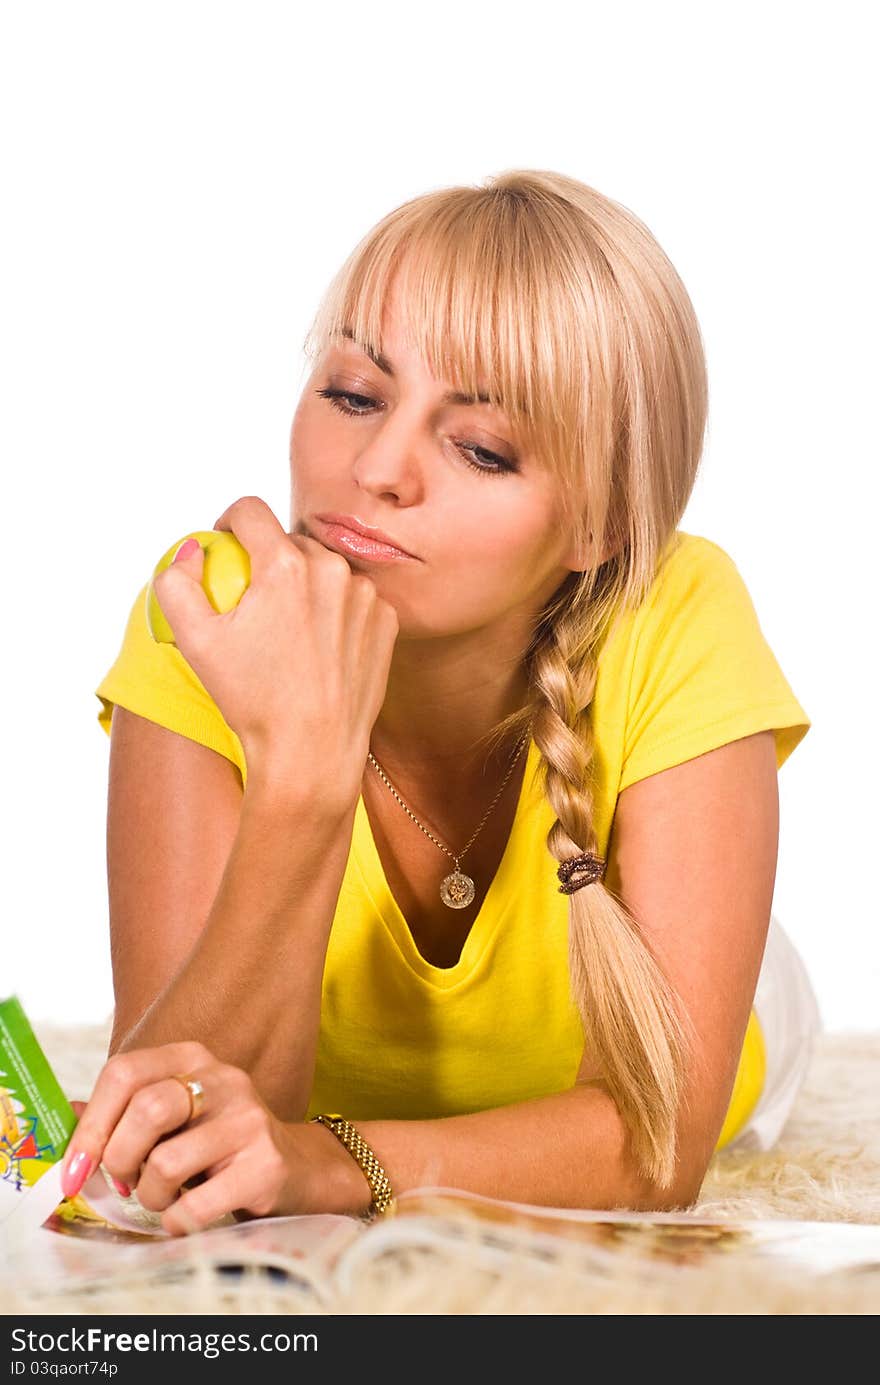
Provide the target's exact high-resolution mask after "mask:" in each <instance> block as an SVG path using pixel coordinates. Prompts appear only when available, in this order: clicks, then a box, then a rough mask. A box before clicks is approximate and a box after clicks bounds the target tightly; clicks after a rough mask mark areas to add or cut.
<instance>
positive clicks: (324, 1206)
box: [275, 1121, 373, 1216]
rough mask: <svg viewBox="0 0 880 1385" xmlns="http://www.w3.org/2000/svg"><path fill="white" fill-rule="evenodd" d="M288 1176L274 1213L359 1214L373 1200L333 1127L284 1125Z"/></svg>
mask: <svg viewBox="0 0 880 1385" xmlns="http://www.w3.org/2000/svg"><path fill="white" fill-rule="evenodd" d="M283 1132H284V1133H283V1151H284V1156H285V1161H286V1163H287V1167H288V1170H289V1178H288V1181H287V1183H286V1184H285V1187H284V1190H283V1192H282V1195H281V1198H280V1202H279V1206H278V1208H277V1211H276V1214H275V1215H276V1216H294V1215H299V1216H301V1215H303V1214H304V1213H319V1212H335V1213H341V1214H344V1215H348V1216H360V1215H362V1214H363V1213H364V1212H366V1211H368V1210H369V1208H370V1205H371V1203H372V1200H373V1195H372V1190H371V1188H370V1185H369V1183H368V1182H367V1179H366V1176H365V1175H364V1172H363V1170H362V1169H361V1168H360V1166H359V1165H358V1163H357V1162H356V1160H355V1159H353V1158H352V1156H351V1155H350V1154H349V1152H348V1150H347V1149H346V1148H345V1147H344V1146H343V1145H341V1144H340V1143H339V1141H338V1140H337V1138H336V1136H335V1135H334V1134H333V1132H332V1130H328V1129H327V1128H326V1127H325V1126H323V1125H319V1124H317V1123H313V1122H311V1121H305V1122H303V1121H290V1122H284V1124H283Z"/></svg>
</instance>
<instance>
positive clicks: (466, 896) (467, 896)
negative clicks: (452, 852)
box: [440, 870, 476, 909]
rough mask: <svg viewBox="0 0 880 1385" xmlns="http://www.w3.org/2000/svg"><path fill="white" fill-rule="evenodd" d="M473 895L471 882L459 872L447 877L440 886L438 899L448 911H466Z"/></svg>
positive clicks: (467, 876) (472, 883) (456, 871)
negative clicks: (445, 905) (447, 906)
mask: <svg viewBox="0 0 880 1385" xmlns="http://www.w3.org/2000/svg"><path fill="white" fill-rule="evenodd" d="M475 893H476V891H475V890H474V882H473V880H472V879H471V877H470V876H469V875H465V874H464V872H463V871H460V870H454V871H453V872H452V874H451V875H447V877H446V879H445V880H444V881H443V883H442V885H441V886H440V898H441V899H442V900H443V903H444V904H448V905H449V907H450V909H466V908H467V906H468V905H469V904H470V902H471V900H472V899H473V897H474V894H475Z"/></svg>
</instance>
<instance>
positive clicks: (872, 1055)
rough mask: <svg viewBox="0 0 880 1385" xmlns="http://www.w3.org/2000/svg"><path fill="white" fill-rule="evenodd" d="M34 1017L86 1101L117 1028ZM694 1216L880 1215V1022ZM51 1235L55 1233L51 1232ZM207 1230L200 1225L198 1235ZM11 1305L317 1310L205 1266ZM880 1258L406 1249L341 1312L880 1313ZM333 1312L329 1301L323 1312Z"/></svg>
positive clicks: (34, 1296)
mask: <svg viewBox="0 0 880 1385" xmlns="http://www.w3.org/2000/svg"><path fill="white" fill-rule="evenodd" d="M34 1029H35V1032H36V1034H37V1037H38V1038H39V1040H40V1042H41V1043H42V1045H43V1047H44V1049H45V1052H46V1054H47V1056H48V1058H49V1060H50V1062H51V1063H52V1065H53V1067H54V1069H55V1071H56V1073H57V1074H58V1077H59V1080H60V1081H61V1084H62V1086H63V1087H64V1090H65V1091H66V1093H67V1095H68V1096H69V1097H70V1098H78V1099H80V1100H85V1099H87V1098H88V1096H89V1095H90V1093H91V1088H92V1084H93V1082H94V1080H95V1077H96V1076H97V1073H98V1071H99V1070H100V1067H101V1065H102V1063H103V1061H104V1055H105V1053H106V1044H107V1039H108V1036H109V1026H108V1025H97V1026H91V1027H85V1026H83V1027H77V1028H75V1029H72V1028H63V1027H60V1026H56V1025H53V1024H50V1023H39V1022H35V1023H34ZM690 1215H693V1216H695V1217H711V1218H713V1219H715V1220H718V1221H724V1222H731V1221H736V1220H737V1219H739V1218H749V1219H752V1218H758V1219H768V1218H769V1219H775V1218H784V1219H794V1220H801V1221H809V1220H815V1221H822V1222H852V1223H870V1224H873V1225H877V1224H880V1033H854V1034H845V1033H832V1034H828V1033H823V1034H821V1035H819V1037H818V1039H817V1041H816V1044H815V1048H814V1051H813V1055H812V1059H811V1062H810V1067H809V1069H808V1072H807V1076H806V1079H805V1081H804V1084H803V1086H802V1088H801V1090H800V1092H799V1094H798V1097H797V1101H796V1104H795V1107H794V1109H793V1111H792V1113H791V1116H790V1117H789V1120H788V1122H787V1123H786V1126H785V1128H784V1130H783V1132H782V1135H781V1137H780V1139H779V1141H778V1143H777V1144H776V1145H775V1146H774V1147H773V1148H772V1149H771V1150H769V1151H766V1152H754V1151H743V1150H730V1151H726V1150H722V1151H721V1152H720V1153H718V1154H716V1156H715V1158H714V1159H713V1161H712V1164H711V1165H710V1167H709V1170H708V1173H707V1176H706V1179H705V1182H704V1185H703V1188H702V1192H701V1196H700V1198H699V1200H698V1202H697V1203H696V1204H695V1206H694V1207H693V1208H692V1209H691V1213H690ZM42 1234H48V1233H42ZM192 1239H193V1241H194V1242H195V1241H197V1240H198V1237H194V1238H192ZM5 1298H6V1303H5V1305H4V1311H5V1312H6V1313H7V1314H10V1313H17V1312H22V1313H67V1314H82V1313H89V1314H92V1315H93V1314H96V1313H97V1314H102V1313H104V1314H119V1313H128V1312H138V1313H148V1314H149V1313H174V1314H196V1313H240V1314H250V1313H259V1314H275V1313H285V1314H290V1313H294V1314H295V1313H314V1312H315V1311H316V1310H315V1305H314V1303H313V1302H312V1301H306V1300H305V1299H304V1298H303V1297H302V1295H301V1293H300V1292H299V1291H298V1290H297V1289H296V1287H295V1286H291V1285H285V1284H283V1283H281V1282H276V1281H274V1280H271V1279H270V1278H269V1277H268V1276H267V1275H265V1274H257V1273H256V1272H255V1273H253V1274H250V1273H247V1274H245V1275H243V1276H242V1277H241V1278H240V1279H239V1280H238V1281H236V1282H235V1283H230V1282H228V1279H224V1278H223V1277H222V1276H220V1275H218V1274H217V1273H216V1272H215V1271H213V1270H212V1269H211V1268H210V1267H209V1266H201V1267H199V1266H197V1265H196V1266H195V1267H194V1269H193V1272H192V1273H191V1275H190V1276H189V1277H188V1278H187V1279H186V1282H185V1283H181V1282H167V1281H166V1282H163V1281H162V1280H161V1279H160V1278H158V1277H157V1276H156V1275H155V1274H154V1273H153V1274H134V1273H128V1274H126V1275H125V1276H121V1277H120V1278H119V1279H117V1280H114V1282H113V1284H112V1285H110V1284H105V1285H103V1286H100V1287H97V1286H96V1287H93V1288H90V1289H85V1288H83V1287H82V1286H78V1285H77V1284H76V1283H72V1284H70V1285H69V1286H66V1287H59V1286H57V1285H54V1286H51V1287H47V1286H41V1285H40V1284H39V1282H29V1280H28V1277H27V1273H26V1270H25V1271H24V1272H23V1274H22V1277H21V1278H18V1279H17V1280H16V1282H15V1283H14V1284H13V1285H12V1286H11V1287H10V1289H9V1291H8V1293H6V1295H5ZM878 1309H880V1263H878V1264H873V1265H870V1266H860V1267H849V1268H839V1269H836V1270H832V1271H824V1272H821V1273H820V1272H819V1271H818V1270H814V1269H807V1268H805V1267H803V1266H794V1265H791V1264H787V1263H779V1262H768V1261H767V1260H766V1258H762V1257H760V1256H758V1255H752V1254H750V1253H749V1252H746V1251H743V1252H742V1253H737V1254H736V1255H731V1256H724V1255H719V1256H717V1257H712V1258H710V1259H709V1260H707V1261H705V1262H704V1263H702V1264H700V1265H699V1266H698V1267H691V1266H688V1265H669V1264H663V1265H660V1264H655V1265H653V1266H652V1267H651V1269H650V1272H648V1271H647V1269H646V1264H645V1261H644V1259H643V1258H639V1257H638V1256H637V1255H635V1254H633V1256H632V1257H630V1256H629V1254H628V1253H627V1252H622V1253H621V1254H620V1256H619V1257H618V1259H617V1261H616V1262H615V1264H614V1266H613V1268H611V1269H608V1268H605V1269H603V1271H602V1273H601V1274H597V1275H594V1276H592V1277H590V1276H585V1275H584V1274H582V1273H576V1272H575V1271H574V1270H573V1269H572V1268H571V1267H570V1266H569V1265H568V1264H567V1262H566V1260H565V1257H564V1255H562V1254H560V1258H559V1261H558V1263H556V1264H551V1265H548V1264H543V1265H541V1266H540V1268H537V1267H535V1266H534V1265H533V1264H532V1265H529V1264H526V1263H519V1262H518V1261H516V1260H511V1261H510V1263H509V1264H508V1265H506V1267H505V1268H504V1270H503V1271H500V1272H497V1271H495V1270H488V1269H486V1268H485V1267H484V1266H482V1265H481V1266H477V1265H475V1264H472V1263H468V1259H467V1252H466V1248H465V1246H464V1243H463V1244H462V1247H459V1248H456V1249H450V1251H449V1253H448V1259H447V1262H446V1263H445V1264H441V1265H439V1266H438V1259H437V1254H436V1253H432V1254H431V1255H430V1256H428V1257H425V1256H424V1255H423V1254H422V1255H420V1254H418V1253H416V1252H407V1251H403V1250H401V1251H399V1252H398V1253H396V1254H392V1255H388V1256H385V1257H382V1258H381V1259H377V1261H376V1263H375V1264H374V1265H368V1266H367V1267H366V1268H365V1269H364V1271H363V1273H361V1274H359V1276H358V1280H357V1283H356V1285H354V1286H352V1285H348V1286H347V1287H346V1289H345V1291H344V1292H342V1291H340V1293H339V1297H338V1301H337V1302H336V1303H335V1304H333V1306H332V1308H331V1309H330V1310H329V1311H331V1312H334V1313H344V1314H352V1313H354V1314H371V1315H374V1314H403V1313H406V1314H426V1313H427V1314H475V1313H476V1314H522V1313H530V1314H695V1313H701V1314H702V1313H705V1314H749V1315H753V1314H754V1315H766V1314H770V1315H776V1314H811V1315H812V1314H847V1315H848V1314H874V1313H876V1312H877V1311H878ZM319 1311H320V1310H319Z"/></svg>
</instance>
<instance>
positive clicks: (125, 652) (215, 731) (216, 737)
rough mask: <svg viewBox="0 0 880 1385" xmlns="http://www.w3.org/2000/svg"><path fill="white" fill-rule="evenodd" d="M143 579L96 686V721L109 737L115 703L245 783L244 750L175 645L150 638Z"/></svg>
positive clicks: (146, 585) (145, 589)
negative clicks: (203, 749) (194, 746)
mask: <svg viewBox="0 0 880 1385" xmlns="http://www.w3.org/2000/svg"><path fill="white" fill-rule="evenodd" d="M148 587H149V583H146V584H145V585H144V586H143V587H142V588H141V590H140V591H139V592H138V595H137V596H136V598H135V601H134V605H133V606H132V608H131V611H130V613H129V617H128V621H127V624H126V627H125V633H124V635H123V639H122V647H121V649H120V650H119V653H118V654H117V656H116V659H115V661H114V662H113V664H112V665H111V667H110V668H109V669H108V671H107V673H106V674H105V675H104V677H103V678H102V679H101V682H100V683H99V684H98V687H97V688H96V689H95V696H96V697H97V698H98V699H99V701H100V703H101V707H100V709H99V711H98V723H99V725H100V726H103V728H104V730H105V731H106V732H107V735H108V736H109V735H110V727H111V720H112V715H113V706H114V704H117V705H119V706H120V707H125V708H127V710H128V711H131V712H136V713H137V714H138V716H142V717H146V719H147V720H148V721H154V722H156V723H157V724H158V725H159V726H166V727H167V728H168V730H169V731H176V732H178V734H179V735H181V736H187V737H188V738H189V739H190V740H192V741H198V742H199V743H200V744H201V745H206V746H208V747H209V749H211V750H216V751H217V752H218V753H219V754H220V755H225V757H226V758H227V759H228V760H231V761H232V762H233V764H235V765H236V766H237V767H238V770H239V773H240V774H241V776H242V782H243V783H246V781H247V770H246V764H245V757H244V750H243V748H242V745H241V741H240V740H239V738H238V736H237V735H236V734H235V732H234V731H233V730H232V728H231V727H230V726H229V725H228V724H227V723H226V721H225V720H224V717H223V714H222V712H221V711H220V708H219V707H218V706H217V703H216V702H215V701H214V699H213V698H212V697H211V695H210V693H209V692H208V691H207V689H206V688H205V686H204V684H203V683H202V682H201V680H200V679H199V678H198V677H197V676H196V674H195V672H194V671H193V669H192V668H191V667H190V665H189V664H188V663H187V661H186V659H185V658H184V657H183V655H182V654H181V652H180V650H179V649H178V648H177V646H176V645H173V644H164V643H160V642H158V641H156V640H154V639H153V637H152V635H151V634H150V629H149V626H148V625H147V608H146V599H147V589H148Z"/></svg>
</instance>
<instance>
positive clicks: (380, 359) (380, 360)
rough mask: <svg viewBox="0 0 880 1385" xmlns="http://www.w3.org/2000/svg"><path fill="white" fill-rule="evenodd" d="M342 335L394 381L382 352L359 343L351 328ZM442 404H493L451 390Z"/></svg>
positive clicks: (483, 396)
mask: <svg viewBox="0 0 880 1385" xmlns="http://www.w3.org/2000/svg"><path fill="white" fill-rule="evenodd" d="M341 335H342V336H343V337H347V338H348V339H349V341H352V342H354V344H355V346H357V347H359V348H360V350H361V351H363V352H364V353H365V354H366V355H367V356H369V358H370V360H371V361H372V362H373V363H374V364H375V365H377V366H378V367H379V369H380V370H381V371H382V372H383V373H384V374H385V375H390V376H391V378H392V380H393V379H394V367H393V366H392V364H391V362H390V361H389V359H388V357H387V356H383V355H382V353H381V351H374V350H373V348H372V347H371V346H368V345H367V343H366V342H363V341H358V340H357V338H356V337H355V335H354V332H353V331H352V330H351V328H350V327H343V328H342V329H341ZM442 403H444V404H491V403H492V401H491V399H490V398H489V396H488V394H460V393H459V392H458V391H457V390H449V391H448V392H447V393H446V394H444V395H443V399H442Z"/></svg>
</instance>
